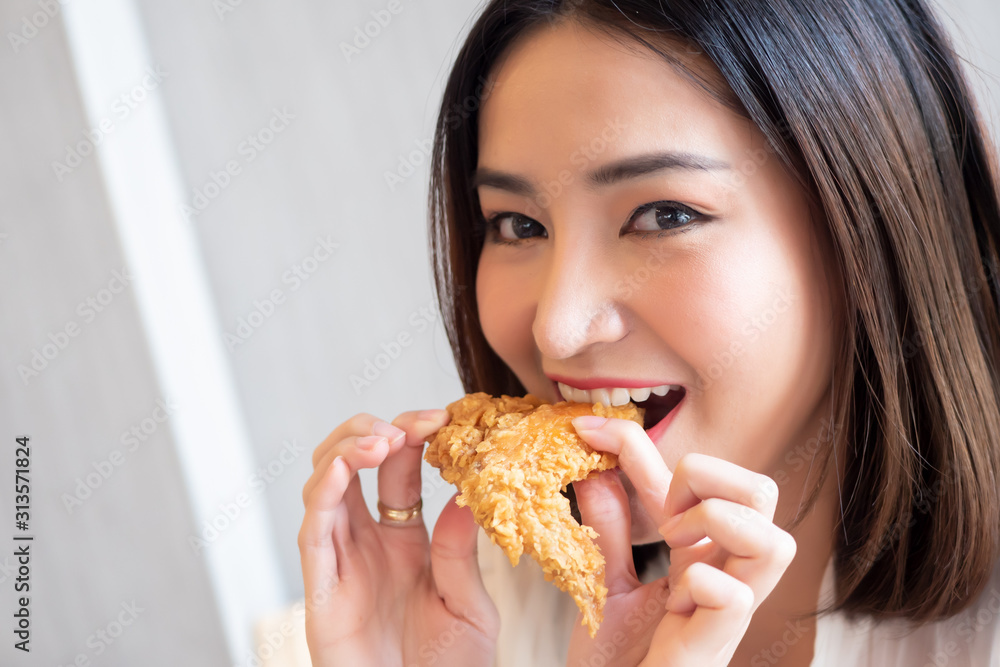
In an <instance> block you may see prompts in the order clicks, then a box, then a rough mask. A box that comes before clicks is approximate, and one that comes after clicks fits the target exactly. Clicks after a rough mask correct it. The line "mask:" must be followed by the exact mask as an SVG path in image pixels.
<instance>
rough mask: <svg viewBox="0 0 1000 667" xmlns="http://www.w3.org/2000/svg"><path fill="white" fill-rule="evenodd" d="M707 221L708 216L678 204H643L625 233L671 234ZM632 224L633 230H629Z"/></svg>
mask: <svg viewBox="0 0 1000 667" xmlns="http://www.w3.org/2000/svg"><path fill="white" fill-rule="evenodd" d="M706 219H708V216H705V215H702V214H701V213H698V212H697V211H695V210H694V209H692V208H690V207H689V206H685V205H683V204H678V203H677V202H671V201H660V202H652V203H650V204H643V205H642V206H640V207H639V208H638V209H637V210H636V212H635V213H633V214H632V217H630V218H629V223H626V225H625V231H634V232H639V233H642V232H669V231H673V230H676V229H678V228H680V227H685V226H690V225H691V224H692V223H694V222H698V221H703V220H706ZM633 222H634V224H631V223H633ZM630 224H631V226H632V229H629V225H630Z"/></svg>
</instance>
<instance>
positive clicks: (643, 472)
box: [573, 417, 673, 525]
mask: <svg viewBox="0 0 1000 667" xmlns="http://www.w3.org/2000/svg"><path fill="white" fill-rule="evenodd" d="M602 419H603V420H604V421H603V422H601V421H600V420H602ZM573 426H574V427H576V431H577V433H579V434H580V437H581V438H583V439H584V440H585V441H586V442H587V444H589V445H590V446H591V447H593V448H594V449H596V450H598V451H602V452H610V453H612V454H617V455H618V466H619V467H620V468H621V469H622V471H623V472H624V473H625V474H626V475H627V476H628V478H629V481H631V482H632V485H633V486H634V487H635V490H636V492H637V494H638V496H639V502H641V503H642V506H643V508H645V510H646V512H647V513H648V514H649V516H650V518H651V519H652V520H653V521H654V523H655V524H656V525H660V524H661V523H663V520H664V518H665V516H664V508H665V505H664V501H665V499H666V497H667V491H668V489H669V488H670V480H671V478H672V477H673V475H671V474H670V470H669V469H668V468H667V464H666V463H664V461H663V457H662V456H661V455H660V452H659V450H658V449H656V445H654V444H653V441H652V440H650V439H649V436H648V435H646V432H645V431H644V430H642V426H641V425H639V424H637V423H635V422H634V421H631V420H628V419H615V418H610V419H607V418H604V417H577V418H576V419H574V420H573ZM595 426H596V428H594V427H595Z"/></svg>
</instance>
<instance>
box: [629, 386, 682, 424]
mask: <svg viewBox="0 0 1000 667" xmlns="http://www.w3.org/2000/svg"><path fill="white" fill-rule="evenodd" d="M686 393H687V392H686V391H685V389H684V387H680V389H679V390H678V389H672V390H670V391H669V392H668V393H667V395H666V396H657V395H656V394H650V396H649V398H648V399H646V400H645V401H638V402H636V405H637V406H639V407H640V408H643V409H644V410H645V411H646V412H645V415H644V417H643V420H642V427H643V428H644V429H646V430H647V431H648V430H650V429H651V428H653V427H654V426H656V425H657V424H659V423H660V422H661V421H663V419H664V418H665V417H666V416H667V415H668V414H670V412H671V411H672V410H673V409H674V408H676V407H677V406H678V405H679V404H680V402H681V401H683V400H684V395H685V394H686Z"/></svg>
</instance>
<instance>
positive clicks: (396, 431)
mask: <svg viewBox="0 0 1000 667" xmlns="http://www.w3.org/2000/svg"><path fill="white" fill-rule="evenodd" d="M372 434H373V435H381V436H383V437H384V438H385V439H386V440H388V441H389V442H396V441H398V440H399V439H400V438H405V437H406V433H405V432H404V431H403V430H402V429H401V428H398V427H396V426H393V425H392V424H387V423H386V422H382V421H378V422H375V424H374V425H372Z"/></svg>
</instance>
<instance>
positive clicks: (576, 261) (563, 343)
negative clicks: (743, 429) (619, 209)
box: [531, 243, 628, 359]
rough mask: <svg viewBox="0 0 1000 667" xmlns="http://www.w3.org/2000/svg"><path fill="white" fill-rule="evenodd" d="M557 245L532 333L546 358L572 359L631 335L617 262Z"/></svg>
mask: <svg viewBox="0 0 1000 667" xmlns="http://www.w3.org/2000/svg"><path fill="white" fill-rule="evenodd" d="M581 245H582V244H573V245H570V244H562V245H561V247H560V244H559V243H555V244H554V247H553V252H552V256H551V262H550V263H549V266H548V267H547V271H546V272H544V273H543V274H542V275H541V278H540V279H541V280H542V281H543V284H542V285H541V289H540V291H539V298H538V304H537V308H536V310H535V320H534V322H533V323H532V327H531V331H532V334H533V335H534V338H535V344H536V345H537V347H538V350H539V352H540V353H541V354H542V356H543V357H546V358H549V359H568V358H571V357H574V356H576V355H579V354H583V353H586V352H588V351H592V350H593V349H597V347H598V346H599V345H600V344H601V343H613V342H615V341H618V340H621V339H622V338H623V337H625V335H626V334H627V333H628V329H627V325H626V320H625V318H624V316H623V313H622V308H621V304H620V303H619V302H618V300H617V298H616V296H615V290H614V286H615V284H616V278H615V276H614V271H613V266H612V264H613V262H612V261H610V260H609V259H608V258H606V257H604V256H603V254H602V253H601V252H600V251H599V249H593V248H592V249H585V248H582V247H581Z"/></svg>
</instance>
